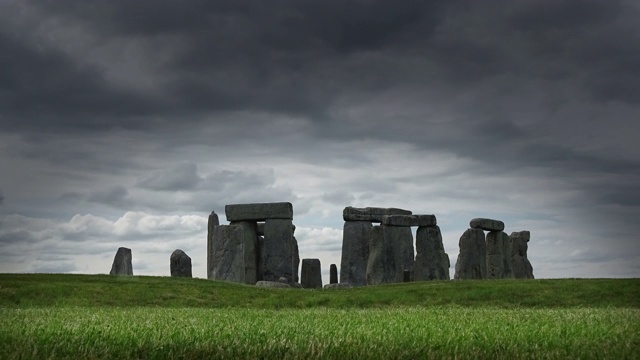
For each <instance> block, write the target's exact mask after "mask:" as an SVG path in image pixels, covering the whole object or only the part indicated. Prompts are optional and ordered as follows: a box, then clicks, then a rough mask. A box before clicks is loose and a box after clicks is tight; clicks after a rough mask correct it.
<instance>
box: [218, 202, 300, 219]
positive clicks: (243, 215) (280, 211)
mask: <svg viewBox="0 0 640 360" xmlns="http://www.w3.org/2000/svg"><path fill="white" fill-rule="evenodd" d="M224 211H225V214H226V215H227V221H239V220H251V221H266V220H267V219H293V205H291V203H289V202H279V203H259V204H231V205H227V206H225V207H224Z"/></svg>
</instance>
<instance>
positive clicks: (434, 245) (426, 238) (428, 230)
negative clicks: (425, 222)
mask: <svg viewBox="0 0 640 360" xmlns="http://www.w3.org/2000/svg"><path fill="white" fill-rule="evenodd" d="M449 266H451V264H450V263H449V255H447V253H445V252H444V246H443V244H442V234H441V232H440V227H438V226H428V227H427V226H421V227H419V228H418V230H417V231H416V261H415V265H414V271H415V273H414V279H415V281H429V280H449V279H450V278H449Z"/></svg>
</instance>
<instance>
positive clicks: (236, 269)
mask: <svg viewBox="0 0 640 360" xmlns="http://www.w3.org/2000/svg"><path fill="white" fill-rule="evenodd" d="M244 245H245V236H244V232H243V229H242V228H241V227H240V226H235V225H218V226H216V227H214V228H213V249H212V253H211V258H212V264H213V267H212V268H211V269H210V270H211V279H213V280H223V281H232V282H239V283H245V280H246V275H245V263H244Z"/></svg>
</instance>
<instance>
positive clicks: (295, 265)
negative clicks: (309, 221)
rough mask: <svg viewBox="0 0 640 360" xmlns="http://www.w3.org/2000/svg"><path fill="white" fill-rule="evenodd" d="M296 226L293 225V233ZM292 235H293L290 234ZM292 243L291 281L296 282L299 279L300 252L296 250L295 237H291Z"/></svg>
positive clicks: (296, 241)
mask: <svg viewBox="0 0 640 360" xmlns="http://www.w3.org/2000/svg"><path fill="white" fill-rule="evenodd" d="M295 229H296V226H295V225H293V231H294V232H295ZM292 235H293V234H292ZM291 238H292V241H293V258H292V259H291V260H292V263H291V266H292V268H293V281H294V282H298V281H300V278H299V277H298V274H299V269H300V250H299V249H298V239H296V237H295V236H291Z"/></svg>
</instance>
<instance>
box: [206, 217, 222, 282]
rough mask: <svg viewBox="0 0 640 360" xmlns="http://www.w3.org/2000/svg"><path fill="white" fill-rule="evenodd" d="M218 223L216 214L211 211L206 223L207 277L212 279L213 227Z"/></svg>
mask: <svg viewBox="0 0 640 360" xmlns="http://www.w3.org/2000/svg"><path fill="white" fill-rule="evenodd" d="M218 225H220V220H219V219H218V214H216V212H215V211H212V212H211V214H210V215H209V221H208V223H207V279H213V273H212V269H213V241H212V236H213V228H214V227H216V226H218Z"/></svg>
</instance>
